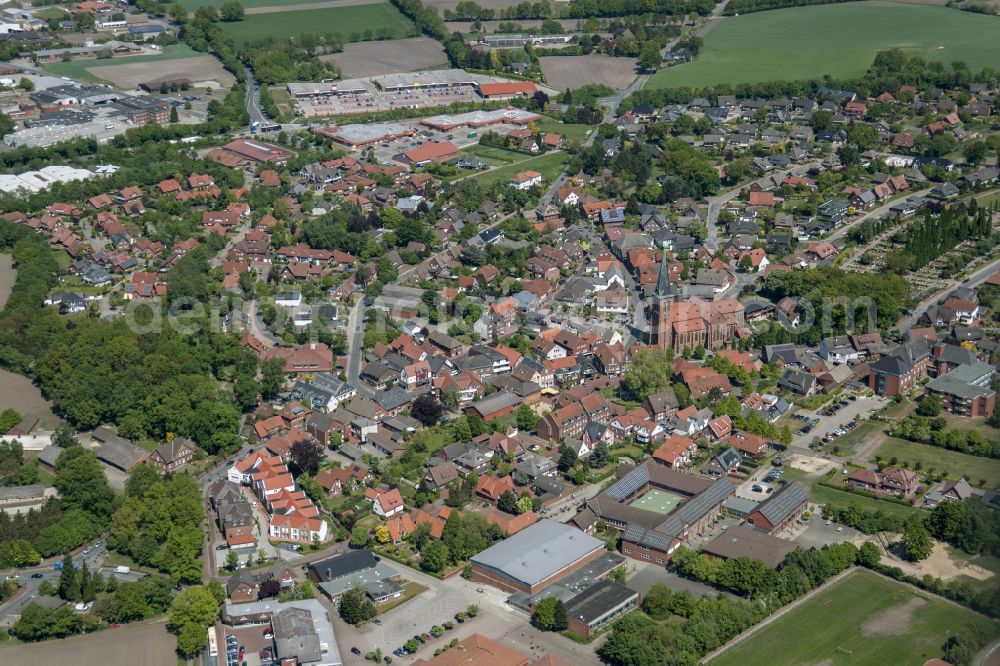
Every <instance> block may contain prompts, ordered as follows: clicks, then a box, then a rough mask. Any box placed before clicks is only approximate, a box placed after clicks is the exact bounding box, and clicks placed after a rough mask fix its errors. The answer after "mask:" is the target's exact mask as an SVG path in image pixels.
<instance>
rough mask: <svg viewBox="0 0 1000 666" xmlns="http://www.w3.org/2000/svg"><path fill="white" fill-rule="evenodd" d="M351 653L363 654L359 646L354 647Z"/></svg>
mask: <svg viewBox="0 0 1000 666" xmlns="http://www.w3.org/2000/svg"><path fill="white" fill-rule="evenodd" d="M351 654H361V650H359V649H358V648H357V647H352V648H351Z"/></svg>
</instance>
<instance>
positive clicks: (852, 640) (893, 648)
mask: <svg viewBox="0 0 1000 666" xmlns="http://www.w3.org/2000/svg"><path fill="white" fill-rule="evenodd" d="M960 628H962V629H965V630H967V631H972V630H977V629H978V630H979V632H981V633H982V635H992V636H996V635H997V633H998V631H1000V630H998V628H997V625H995V624H993V623H991V622H990V621H989V620H987V619H986V618H985V617H983V616H981V615H979V614H977V613H974V612H972V611H970V610H968V609H965V608H961V607H958V606H956V605H954V604H950V603H948V602H946V601H944V600H943V599H939V598H937V597H934V596H932V595H929V594H926V593H924V592H921V591H919V590H918V589H917V588H914V587H911V586H909V585H906V584H905V583H898V582H896V581H894V580H889V579H887V578H883V577H882V576H879V575H877V574H874V573H872V572H870V571H864V570H860V571H857V572H855V573H853V574H851V575H849V576H848V577H847V578H845V579H843V580H841V581H840V582H839V583H837V584H836V585H834V586H833V587H832V588H829V589H827V590H825V591H823V592H822V593H820V594H819V595H818V596H816V597H813V598H812V599H810V600H809V601H807V602H805V603H804V604H802V605H801V606H799V607H798V608H796V609H795V610H793V611H791V612H790V613H788V614H787V615H785V616H784V617H782V618H780V619H778V620H776V621H775V622H773V623H772V624H770V625H768V626H766V627H764V628H763V629H761V630H760V631H758V632H757V633H755V634H754V635H753V636H751V637H750V638H748V639H746V640H744V641H743V642H742V643H738V644H737V645H736V646H734V647H733V648H732V649H730V650H727V651H726V652H724V653H722V655H720V656H719V657H718V658H717V659H714V660H712V662H711V664H712V665H713V666H729V665H732V666H757V665H760V666H776V665H778V664H824V665H827V666H838V665H841V664H851V665H855V664H917V665H919V664H922V663H924V662H925V661H926V660H928V659H932V658H935V657H936V658H940V657H941V656H942V650H941V648H942V646H943V645H944V642H945V641H946V640H947V639H948V636H949V635H951V634H953V633H955V632H956V631H957V630H958V629H960ZM979 632H977V633H979Z"/></svg>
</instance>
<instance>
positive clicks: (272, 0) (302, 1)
mask: <svg viewBox="0 0 1000 666" xmlns="http://www.w3.org/2000/svg"><path fill="white" fill-rule="evenodd" d="M326 1H327V0H240V4H241V5H243V6H244V7H245V8H247V9H251V8H253V7H282V6H285V5H306V4H309V5H311V4H313V3H316V2H326ZM179 2H180V3H181V5H182V6H183V7H184V8H185V9H187V10H188V11H190V12H193V11H194V10H196V9H197V8H198V7H202V6H211V7H221V6H222V3H223V2H225V0H179Z"/></svg>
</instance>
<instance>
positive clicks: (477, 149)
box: [462, 143, 525, 164]
mask: <svg viewBox="0 0 1000 666" xmlns="http://www.w3.org/2000/svg"><path fill="white" fill-rule="evenodd" d="M462 152H463V153H466V154H469V155H478V156H479V157H482V158H483V159H485V160H492V161H493V162H494V163H497V164H511V163H513V162H517V161H518V160H523V159H524V157H525V155H524V153H519V152H516V151H513V150H507V149H506V148H498V147H497V146H483V145H480V144H478V143H477V144H473V145H471V146H466V147H465V148H462Z"/></svg>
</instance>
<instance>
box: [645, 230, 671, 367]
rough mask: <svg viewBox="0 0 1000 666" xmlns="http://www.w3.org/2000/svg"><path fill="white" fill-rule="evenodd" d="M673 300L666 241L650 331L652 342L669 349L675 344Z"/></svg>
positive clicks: (654, 296) (654, 298) (661, 347)
mask: <svg viewBox="0 0 1000 666" xmlns="http://www.w3.org/2000/svg"><path fill="white" fill-rule="evenodd" d="M673 300H674V290H673V288H671V286H670V266H669V265H668V264H667V247H666V243H664V245H663V258H662V259H661V260H660V276H659V278H658V279H657V280H656V291H654V292H653V303H652V308H651V310H652V312H651V314H652V330H651V331H650V344H652V345H654V346H656V347H659V348H660V349H667V348H668V347H671V346H672V345H673V317H672V315H673V313H672V312H671V305H670V304H671V302H672V301H673Z"/></svg>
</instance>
